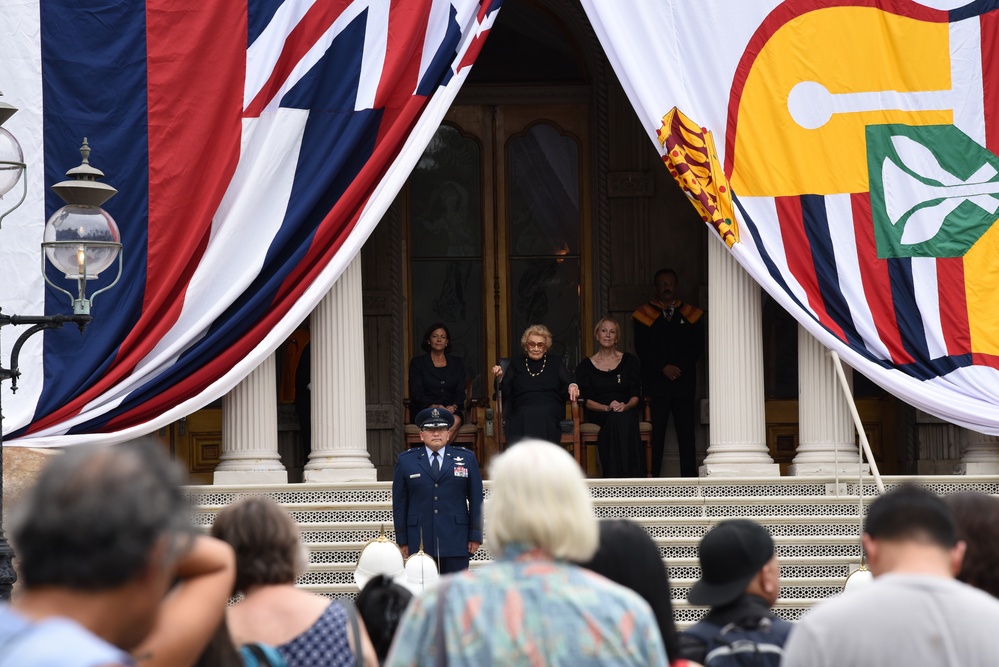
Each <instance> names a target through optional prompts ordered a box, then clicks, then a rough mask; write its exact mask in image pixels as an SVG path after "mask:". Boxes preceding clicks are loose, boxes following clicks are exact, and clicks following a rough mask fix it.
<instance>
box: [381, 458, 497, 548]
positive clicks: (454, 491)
mask: <svg viewBox="0 0 999 667" xmlns="http://www.w3.org/2000/svg"><path fill="white" fill-rule="evenodd" d="M392 516H393V519H394V523H395V541H396V542H397V543H398V544H405V545H407V546H408V547H409V553H411V554H414V553H416V551H417V550H418V549H419V548H420V533H421V530H422V533H423V550H424V551H425V552H426V553H428V554H429V555H431V556H433V557H434V559H439V557H444V558H452V557H458V556H467V555H468V543H469V542H482V475H481V473H480V472H479V464H478V461H476V460H475V453H474V452H472V450H470V449H465V448H464V447H458V446H456V445H448V446H447V447H446V448H445V450H444V461H443V462H442V463H441V471H440V474H439V475H434V473H433V470H432V469H431V467H430V461H429V459H428V457H427V448H426V447H423V446H420V447H414V448H412V449H409V450H407V451H405V452H403V453H402V454H400V455H399V460H398V462H397V463H396V464H395V475H394V477H393V479H392Z"/></svg>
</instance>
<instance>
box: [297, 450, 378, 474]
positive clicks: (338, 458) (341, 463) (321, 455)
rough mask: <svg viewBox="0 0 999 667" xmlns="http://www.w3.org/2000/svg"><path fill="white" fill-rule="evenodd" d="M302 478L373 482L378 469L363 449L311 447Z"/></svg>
mask: <svg viewBox="0 0 999 667" xmlns="http://www.w3.org/2000/svg"><path fill="white" fill-rule="evenodd" d="M302 478H303V479H304V480H305V481H306V482H374V481H377V480H378V471H377V470H375V466H374V465H372V463H371V458H370V457H369V456H368V452H367V450H364V449H320V450H317V449H313V450H312V453H311V454H309V462H308V463H306V464H305V471H304V472H303V473H302Z"/></svg>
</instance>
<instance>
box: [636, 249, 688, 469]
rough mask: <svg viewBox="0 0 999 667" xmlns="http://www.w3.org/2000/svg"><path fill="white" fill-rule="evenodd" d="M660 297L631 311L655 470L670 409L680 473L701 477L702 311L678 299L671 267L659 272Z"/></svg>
mask: <svg viewBox="0 0 999 667" xmlns="http://www.w3.org/2000/svg"><path fill="white" fill-rule="evenodd" d="M654 280H655V287H656V298H655V299H654V300H652V301H649V302H648V303H646V304H643V305H642V306H641V307H640V308H638V310H636V311H635V312H634V313H633V314H632V316H631V317H632V319H633V320H634V321H635V322H634V324H635V351H636V352H637V353H638V358H639V360H640V361H641V364H642V392H643V393H644V394H645V395H646V396H651V397H652V406H651V407H652V474H653V476H658V475H659V472H660V470H661V469H662V465H663V448H664V447H665V440H666V426H667V424H668V423H669V416H670V414H672V415H673V423H674V425H675V426H676V438H677V441H678V442H679V446H680V474H681V475H682V476H683V477H697V450H696V445H695V443H694V425H695V416H696V414H697V410H696V408H695V401H694V397H695V392H696V389H697V385H696V379H697V360H698V359H700V358H701V353H702V351H703V349H704V333H703V330H702V327H701V316H702V315H704V311H702V310H701V309H700V308H697V307H696V306H693V305H691V304H689V303H684V302H683V301H680V300H679V299H677V298H676V285H677V276H676V271H674V270H673V269H660V270H659V271H657V272H656V275H655V279H654Z"/></svg>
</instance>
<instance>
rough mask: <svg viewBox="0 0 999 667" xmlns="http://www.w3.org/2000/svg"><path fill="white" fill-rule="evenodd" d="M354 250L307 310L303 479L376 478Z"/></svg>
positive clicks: (358, 259)
mask: <svg viewBox="0 0 999 667" xmlns="http://www.w3.org/2000/svg"><path fill="white" fill-rule="evenodd" d="M363 323H364V312H363V307H362V301H361V256H360V255H358V256H357V257H355V258H354V260H353V261H352V262H351V263H350V265H349V266H348V267H347V269H346V271H344V272H343V275H342V276H340V279H339V280H337V281H336V283H335V284H334V285H333V287H332V288H331V289H330V291H329V293H328V294H327V295H326V296H324V297H323V299H322V301H320V302H319V305H318V306H317V307H316V309H315V310H314V311H312V337H311V343H310V344H311V346H312V452H311V453H310V454H309V462H308V463H307V464H306V465H305V473H304V477H305V481H306V482H368V481H371V482H373V481H375V480H376V479H377V471H376V470H375V467H374V465H372V463H371V457H370V456H368V449H367V428H366V425H367V418H366V411H367V406H366V405H365V400H364V340H363V334H364V330H363Z"/></svg>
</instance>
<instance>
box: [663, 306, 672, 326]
mask: <svg viewBox="0 0 999 667" xmlns="http://www.w3.org/2000/svg"><path fill="white" fill-rule="evenodd" d="M663 316H664V317H665V318H666V321H667V322H669V321H670V320H672V319H673V306H670V307H669V308H667V309H666V310H664V311H663Z"/></svg>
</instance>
